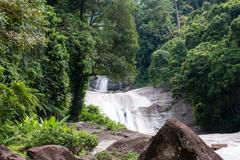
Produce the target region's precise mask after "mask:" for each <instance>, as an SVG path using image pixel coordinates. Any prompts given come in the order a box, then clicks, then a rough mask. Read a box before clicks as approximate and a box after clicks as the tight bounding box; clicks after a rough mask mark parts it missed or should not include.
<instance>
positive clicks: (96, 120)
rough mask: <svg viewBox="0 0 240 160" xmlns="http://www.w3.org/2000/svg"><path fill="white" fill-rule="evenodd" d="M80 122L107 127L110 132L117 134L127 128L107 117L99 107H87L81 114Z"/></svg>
mask: <svg viewBox="0 0 240 160" xmlns="http://www.w3.org/2000/svg"><path fill="white" fill-rule="evenodd" d="M80 120H81V121H84V122H90V123H93V124H95V125H100V126H105V127H106V128H107V129H108V130H110V131H113V132H117V131H120V130H122V129H125V128H126V127H125V126H124V125H123V124H121V123H118V122H115V121H113V120H111V119H109V118H108V117H106V116H105V115H104V114H103V113H102V112H101V111H100V109H99V108H98V107H97V106H94V105H89V106H85V107H84V108H83V110H82V112H81V116H80Z"/></svg>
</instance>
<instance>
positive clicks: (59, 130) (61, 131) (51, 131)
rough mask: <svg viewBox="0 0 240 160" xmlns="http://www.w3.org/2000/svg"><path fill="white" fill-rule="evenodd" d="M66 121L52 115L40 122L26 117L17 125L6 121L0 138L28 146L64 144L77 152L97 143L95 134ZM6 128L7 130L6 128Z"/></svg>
mask: <svg viewBox="0 0 240 160" xmlns="http://www.w3.org/2000/svg"><path fill="white" fill-rule="evenodd" d="M64 121H65V120H62V121H57V120H56V118H55V117H51V118H50V119H49V120H41V122H39V121H38V120H37V119H34V118H29V117H25V118H24V119H23V121H22V122H18V123H17V124H16V125H14V124H12V123H10V124H8V123H6V124H5V125H4V127H3V128H2V127H1V130H0V131H1V136H0V140H1V143H2V144H6V145H11V144H14V145H24V147H26V148H29V147H35V146H42V145H48V144H55V145H62V146H65V147H67V148H68V149H69V150H71V151H72V152H73V153H75V154H78V153H79V152H81V151H83V150H84V151H87V152H89V151H91V150H92V149H93V148H94V147H95V146H96V145H97V143H98V141H97V138H96V136H95V135H92V134H90V133H88V132H85V131H75V130H73V129H71V128H68V126H67V125H66V123H65V122H64ZM6 128H7V130H4V129H6Z"/></svg>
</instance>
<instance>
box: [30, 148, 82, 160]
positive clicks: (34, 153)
mask: <svg viewBox="0 0 240 160" xmlns="http://www.w3.org/2000/svg"><path fill="white" fill-rule="evenodd" d="M27 155H28V156H29V157H30V158H32V159H33V160H83V159H80V158H77V157H74V156H73V155H72V153H71V152H70V151H69V150H68V149H67V148H65V147H63V146H58V145H46V146H41V147H34V148H30V149H28V150H27Z"/></svg>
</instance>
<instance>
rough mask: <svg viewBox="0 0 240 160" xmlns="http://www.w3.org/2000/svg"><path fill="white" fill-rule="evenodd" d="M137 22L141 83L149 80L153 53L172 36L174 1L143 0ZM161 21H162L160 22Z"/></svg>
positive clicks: (138, 78) (137, 58) (138, 62)
mask: <svg viewBox="0 0 240 160" xmlns="http://www.w3.org/2000/svg"><path fill="white" fill-rule="evenodd" d="M140 2H141V3H140V5H139V10H138V13H137V14H136V24H137V30H138V34H139V39H140V40H139V45H140V49H139V50H138V53H137V57H136V61H137V68H138V76H137V78H136V80H137V82H136V83H139V84H144V83H146V82H148V80H149V77H148V70H147V68H148V67H149V66H150V63H151V55H152V53H153V52H154V51H155V50H156V49H158V47H159V46H161V45H162V44H164V43H165V42H166V41H168V40H169V39H170V38H171V37H172V28H174V25H175V24H174V22H173V16H172V14H173V12H174V9H173V3H172V1H167V0H150V1H149V0H141V1H140ZM159 22H161V23H159Z"/></svg>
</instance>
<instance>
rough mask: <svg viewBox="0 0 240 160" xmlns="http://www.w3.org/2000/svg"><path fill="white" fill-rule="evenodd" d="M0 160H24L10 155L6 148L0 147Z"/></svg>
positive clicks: (15, 155)
mask: <svg viewBox="0 0 240 160" xmlns="http://www.w3.org/2000/svg"><path fill="white" fill-rule="evenodd" d="M0 160H26V159H24V158H22V157H20V156H19V155H17V154H14V153H12V152H11V151H10V150H9V149H8V148H7V147H5V146H3V145H0Z"/></svg>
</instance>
